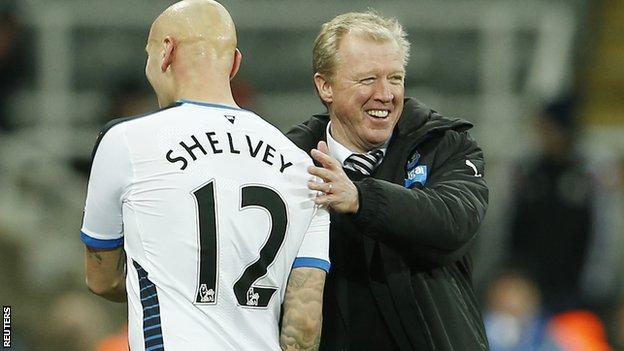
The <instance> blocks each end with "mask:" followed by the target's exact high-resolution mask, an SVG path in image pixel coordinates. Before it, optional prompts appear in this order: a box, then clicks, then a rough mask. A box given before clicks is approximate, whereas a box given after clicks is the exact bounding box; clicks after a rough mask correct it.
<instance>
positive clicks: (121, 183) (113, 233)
mask: <svg viewBox="0 0 624 351" xmlns="http://www.w3.org/2000/svg"><path fill="white" fill-rule="evenodd" d="M131 179H132V164H131V162H130V154H129V151H128V147H127V142H126V140H125V136H124V134H123V132H122V130H121V127H120V126H118V127H115V128H111V129H109V130H108V131H103V132H102V133H101V134H100V137H99V138H98V142H96V145H95V148H94V151H93V164H92V166H91V174H90V176H89V184H88V187H87V200H86V204H85V209H84V217H83V222H82V228H81V230H80V239H81V240H82V241H83V242H84V243H85V245H87V246H89V247H93V248H99V249H113V248H117V247H119V246H122V245H123V217H122V205H123V202H124V200H125V198H126V196H127V193H128V190H129V188H130V182H131Z"/></svg>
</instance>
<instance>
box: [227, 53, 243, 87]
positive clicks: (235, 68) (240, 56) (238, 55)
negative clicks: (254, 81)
mask: <svg viewBox="0 0 624 351" xmlns="http://www.w3.org/2000/svg"><path fill="white" fill-rule="evenodd" d="M241 61H243V54H241V52H240V50H238V48H237V49H236V51H234V61H233V62H232V69H231V70H230V80H231V79H232V78H234V76H235V75H236V73H238V69H239V68H240V65H241Z"/></svg>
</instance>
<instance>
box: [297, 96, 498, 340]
mask: <svg viewBox="0 0 624 351" xmlns="http://www.w3.org/2000/svg"><path fill="white" fill-rule="evenodd" d="M328 122H329V117H328V116H327V115H315V116H313V117H312V118H311V119H310V120H308V121H307V122H305V123H303V124H300V125H298V126H296V127H294V128H293V129H292V130H291V131H290V132H288V133H287V136H288V137H289V138H290V139H291V140H292V141H293V142H294V143H295V144H297V145H298V146H299V147H300V148H302V149H303V150H306V151H308V152H309V151H310V150H311V149H312V148H313V147H315V146H316V144H317V142H318V141H319V140H325V138H326V136H325V131H326V127H327V123H328ZM471 127H472V125H471V124H470V123H468V122H466V121H463V120H459V119H449V118H445V117H443V116H441V115H439V114H438V113H437V112H436V111H433V110H431V109H429V108H427V107H425V106H423V105H421V104H419V103H418V102H416V101H414V100H412V99H406V100H405V106H404V110H403V114H402V116H401V118H400V120H399V122H398V123H397V126H396V128H395V130H394V132H393V135H392V137H391V140H390V143H389V145H388V149H387V152H386V154H385V156H384V159H383V162H382V163H381V165H380V166H379V167H378V168H377V169H376V170H375V172H374V173H373V175H372V177H366V178H364V179H361V180H356V181H354V184H355V185H356V187H357V189H358V192H359V198H360V208H359V211H358V213H356V214H355V215H345V214H338V213H335V212H333V211H332V226H331V235H330V236H331V241H330V258H331V260H332V271H331V272H330V274H329V275H328V278H327V282H326V290H325V300H324V303H325V305H324V313H323V316H324V317H323V318H324V321H323V336H322V342H321V349H323V350H348V349H350V348H349V345H350V334H349V330H350V328H351V326H350V325H349V322H348V320H349V319H348V318H346V314H347V313H348V311H349V309H353V308H357V309H361V308H378V310H379V312H380V313H381V315H382V316H383V320H384V321H385V325H386V326H387V327H388V330H389V331H390V334H391V335H392V339H393V340H394V343H395V347H398V348H399V349H401V350H470V351H472V350H487V349H488V344H487V339H486V336H485V330H484V327H483V321H482V318H481V313H480V310H479V307H478V305H477V301H476V298H475V295H474V292H473V288H472V282H471V279H472V277H471V271H472V262H471V258H470V255H469V253H468V251H469V249H470V247H471V246H472V244H473V242H474V240H475V235H476V231H477V229H478V227H479V224H480V223H481V221H482V220H483V217H484V215H485V211H486V208H487V201H488V189H487V186H486V184H485V181H484V179H483V167H484V161H483V153H482V151H481V149H480V148H479V147H478V146H477V144H476V142H475V141H474V140H473V139H472V138H471V137H470V135H469V134H468V132H467V130H468V129H470V128H471ZM424 175H426V180H424V178H423V177H424ZM352 179H353V178H352ZM407 179H411V181H410V182H413V184H408V183H410V182H408V181H407ZM423 183H424V184H423ZM349 235H351V237H350V236H349ZM353 235H355V236H357V237H358V238H359V237H361V246H357V245H353V244H352V239H353V238H354V236H353ZM358 250H359V251H363V253H362V252H357V251H358ZM354 260H361V261H362V262H355V264H353V262H350V261H354ZM354 266H355V267H362V268H361V269H359V271H362V272H355V273H354V271H353V269H352V268H346V267H354ZM359 273H363V274H364V275H365V276H367V277H368V279H367V281H366V286H368V287H369V288H370V292H371V293H372V296H373V297H374V301H375V302H376V304H372V306H368V307H367V306H361V305H357V306H354V305H353V304H352V305H350V304H349V301H348V298H347V295H348V294H347V291H346V290H347V289H349V288H348V286H349V284H350V281H351V280H352V279H355V278H354V275H357V274H359ZM364 319H365V318H364ZM358 323H359V321H358ZM361 323H366V321H365V320H362V321H361ZM371 348H372V347H371Z"/></svg>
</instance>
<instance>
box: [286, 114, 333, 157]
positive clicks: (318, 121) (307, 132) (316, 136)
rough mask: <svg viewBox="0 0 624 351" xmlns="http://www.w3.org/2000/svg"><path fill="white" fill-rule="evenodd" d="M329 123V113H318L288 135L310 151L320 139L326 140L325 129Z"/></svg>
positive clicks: (296, 143) (299, 145)
mask: <svg viewBox="0 0 624 351" xmlns="http://www.w3.org/2000/svg"><path fill="white" fill-rule="evenodd" d="M328 123H329V116H328V115H327V114H316V115H313V116H312V117H310V118H309V119H308V120H307V121H305V122H302V123H300V124H298V125H296V126H294V127H293V128H291V129H290V130H289V131H288V132H286V137H288V139H290V140H291V141H292V142H293V143H294V144H295V145H297V147H299V148H300V149H302V150H304V151H306V152H309V151H310V150H311V149H312V148H314V147H316V144H317V143H318V142H319V141H320V140H325V130H326V128H327V124H328Z"/></svg>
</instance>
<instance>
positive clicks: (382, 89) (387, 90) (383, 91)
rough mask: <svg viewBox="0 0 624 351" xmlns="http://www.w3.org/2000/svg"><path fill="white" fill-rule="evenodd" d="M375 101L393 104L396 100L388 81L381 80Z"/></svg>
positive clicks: (376, 90)
mask: <svg viewBox="0 0 624 351" xmlns="http://www.w3.org/2000/svg"><path fill="white" fill-rule="evenodd" d="M373 97H374V99H375V100H377V101H380V102H391V101H392V99H394V94H393V93H392V89H391V86H390V82H388V80H387V79H385V78H384V79H379V80H378V81H377V84H376V85H375V94H374V95H373Z"/></svg>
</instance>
